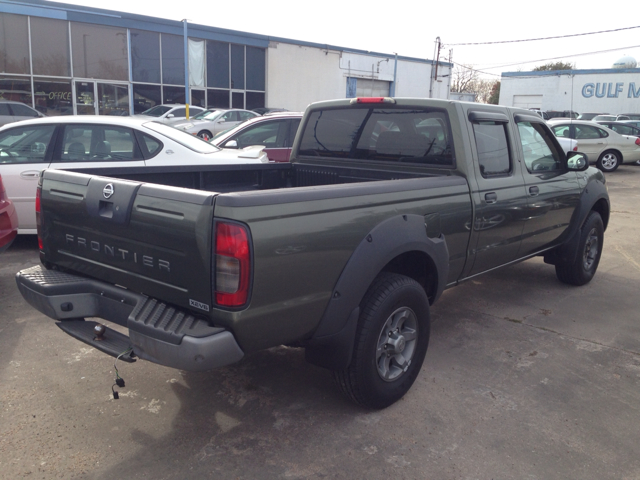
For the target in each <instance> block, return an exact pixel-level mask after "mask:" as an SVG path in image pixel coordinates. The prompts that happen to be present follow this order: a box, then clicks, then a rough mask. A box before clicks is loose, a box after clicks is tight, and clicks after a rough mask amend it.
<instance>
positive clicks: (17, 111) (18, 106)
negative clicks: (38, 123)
mask: <svg viewBox="0 0 640 480" xmlns="http://www.w3.org/2000/svg"><path fill="white" fill-rule="evenodd" d="M11 113H13V114H14V115H15V116H17V117H37V116H38V113H37V112H36V111H35V110H34V109H33V108H30V107H27V106H26V105H23V104H22V103H12V104H11Z"/></svg>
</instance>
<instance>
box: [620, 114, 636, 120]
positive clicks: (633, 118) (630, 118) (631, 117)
mask: <svg viewBox="0 0 640 480" xmlns="http://www.w3.org/2000/svg"><path fill="white" fill-rule="evenodd" d="M622 115H624V116H625V117H629V120H640V113H623V114H622Z"/></svg>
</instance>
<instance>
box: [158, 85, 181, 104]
mask: <svg viewBox="0 0 640 480" xmlns="http://www.w3.org/2000/svg"><path fill="white" fill-rule="evenodd" d="M162 94H163V98H164V100H163V102H162V103H185V102H184V87H162Z"/></svg>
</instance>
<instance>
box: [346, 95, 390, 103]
mask: <svg viewBox="0 0 640 480" xmlns="http://www.w3.org/2000/svg"><path fill="white" fill-rule="evenodd" d="M350 103H351V104H352V105H353V104H356V103H396V101H395V99H393V98H391V97H357V98H352V99H351V102H350Z"/></svg>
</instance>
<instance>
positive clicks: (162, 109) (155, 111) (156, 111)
mask: <svg viewBox="0 0 640 480" xmlns="http://www.w3.org/2000/svg"><path fill="white" fill-rule="evenodd" d="M169 110H171V107H167V106H165V105H156V106H155V107H151V108H150V109H149V110H145V111H144V112H142V115H148V116H150V117H161V116H162V115H164V114H165V113H167V112H168V111H169Z"/></svg>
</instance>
